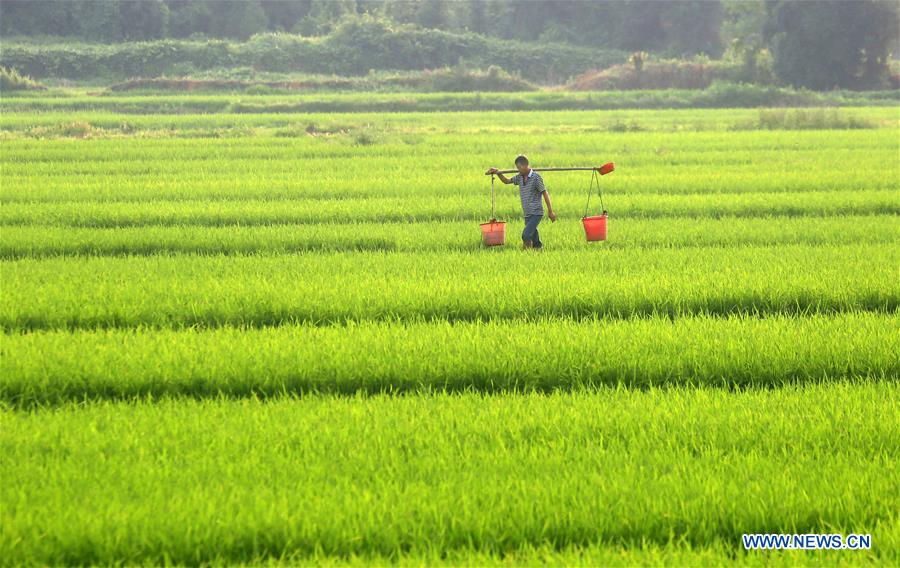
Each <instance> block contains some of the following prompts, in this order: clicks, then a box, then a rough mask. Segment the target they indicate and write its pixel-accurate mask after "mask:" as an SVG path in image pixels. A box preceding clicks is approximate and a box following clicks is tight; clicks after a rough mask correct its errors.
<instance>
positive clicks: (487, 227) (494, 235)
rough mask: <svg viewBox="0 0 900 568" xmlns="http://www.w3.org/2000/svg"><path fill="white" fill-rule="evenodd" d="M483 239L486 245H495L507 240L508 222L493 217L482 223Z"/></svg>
mask: <svg viewBox="0 0 900 568" xmlns="http://www.w3.org/2000/svg"><path fill="white" fill-rule="evenodd" d="M481 241H482V242H483V243H484V245H485V246H488V247H495V246H498V245H502V244H504V243H505V242H506V222H505V221H497V220H496V219H491V220H490V221H488V222H487V223H482V224H481Z"/></svg>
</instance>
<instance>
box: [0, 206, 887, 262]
mask: <svg viewBox="0 0 900 568" xmlns="http://www.w3.org/2000/svg"><path fill="white" fill-rule="evenodd" d="M523 227H524V223H523V221H522V220H521V219H518V218H516V219H514V220H512V221H510V222H509V223H508V224H507V245H508V247H509V248H518V247H519V246H520V233H521V231H522V229H523ZM0 228H2V232H3V239H2V241H0V258H3V259H16V258H28V257H34V258H39V257H46V256H73V255H98V256H118V255H151V254H158V253H189V254H234V253H241V254H249V253H271V254H277V253H295V252H339V251H348V252H349V251H472V252H474V251H480V250H482V249H483V248H484V247H483V245H482V243H481V230H480V228H479V226H478V223H476V222H472V221H437V222H428V223H385V222H383V221H381V222H368V223H356V222H351V221H349V220H348V221H347V222H345V223H324V222H323V223H315V224H313V223H307V224H290V225H288V224H283V225H253V226H246V225H234V226H205V225H202V224H195V225H161V226H160V225H150V226H140V227H118V228H92V227H70V226H53V225H37V226H36V225H6V226H2V227H0ZM540 233H541V235H542V239H543V240H544V242H545V246H546V250H547V251H549V250H554V251H560V250H570V251H575V250H587V249H590V248H598V247H603V248H608V249H628V248H636V247H643V248H681V247H747V246H771V245H784V244H808V245H840V244H847V243H859V244H877V243H884V244H888V243H897V242H898V240H900V222H898V217H897V216H896V215H872V216H865V215H846V214H845V215H841V216H836V217H783V218H779V217H759V218H753V217H749V218H745V217H725V218H719V219H710V218H692V217H665V218H657V219H643V218H627V217H626V218H621V219H620V218H618V217H616V216H613V217H611V218H610V224H609V233H608V234H609V238H610V239H611V240H608V241H607V242H605V243H588V242H586V241H585V237H584V232H583V230H582V226H581V224H580V223H579V222H578V221H575V220H573V219H566V218H565V217H564V216H563V217H561V218H560V220H559V221H557V223H555V224H553V223H550V222H549V221H546V220H545V222H544V223H543V224H542V225H541V226H540Z"/></svg>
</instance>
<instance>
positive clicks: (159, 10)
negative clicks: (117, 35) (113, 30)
mask: <svg viewBox="0 0 900 568" xmlns="http://www.w3.org/2000/svg"><path fill="white" fill-rule="evenodd" d="M119 20H120V25H121V28H122V37H123V38H124V39H126V40H131V41H139V40H148V39H159V38H164V37H167V36H168V32H169V7H168V6H166V4H165V2H163V1H162V0H140V1H135V0H127V1H123V2H121V3H120V4H119Z"/></svg>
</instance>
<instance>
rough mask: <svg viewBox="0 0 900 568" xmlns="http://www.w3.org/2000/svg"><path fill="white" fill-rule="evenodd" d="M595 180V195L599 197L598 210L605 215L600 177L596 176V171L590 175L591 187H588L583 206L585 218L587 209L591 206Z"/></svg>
mask: <svg viewBox="0 0 900 568" xmlns="http://www.w3.org/2000/svg"><path fill="white" fill-rule="evenodd" d="M595 179H596V180H597V194H598V195H599V196H600V209H601V210H602V211H603V212H604V213H606V208H605V207H604V206H603V192H602V191H601V190H600V176H599V175H598V174H597V170H594V171H593V173H592V174H591V185H590V186H589V187H588V198H587V205H585V206H584V216H585V217H587V214H588V209H589V208H590V206H591V194H592V193H593V192H594V180H595Z"/></svg>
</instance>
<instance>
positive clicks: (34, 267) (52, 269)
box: [0, 245, 900, 330]
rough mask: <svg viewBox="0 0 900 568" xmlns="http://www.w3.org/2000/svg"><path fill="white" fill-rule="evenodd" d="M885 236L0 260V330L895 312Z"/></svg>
mask: <svg viewBox="0 0 900 568" xmlns="http://www.w3.org/2000/svg"><path fill="white" fill-rule="evenodd" d="M898 263H900V257H898V250H897V247H895V246H893V245H847V246H839V247H838V246H836V247H828V248H825V247H811V246H808V245H785V246H775V247H768V248H753V247H744V248H729V247H725V248H704V249H672V250H667V249H625V250H612V249H599V250H598V249H588V250H582V251H558V252H556V253H552V252H545V253H535V252H533V251H522V250H508V251H507V252H505V251H496V250H490V249H488V250H485V251H483V252H481V253H475V254H472V253H465V252H464V253H457V252H434V253H429V252H415V253H410V254H406V253H382V252H377V251H376V252H372V253H367V254H363V255H360V254H355V253H333V254H309V255H304V254H299V255H292V256H284V255H277V256H263V255H253V256H208V257H186V256H180V255H179V256H170V257H166V256H152V257H124V258H116V257H83V258H53V259H40V260H33V259H23V260H16V261H3V263H2V270H3V281H4V282H3V286H4V290H3V295H2V297H0V325H2V327H3V329H5V330H19V329H52V328H84V327H86V328H93V327H133V326H138V325H149V326H161V327H169V326H175V327H184V326H195V325H199V326H212V327H216V326H221V325H249V326H264V325H281V324H286V323H301V322H302V323H311V324H327V323H330V322H346V321H358V320H372V319H377V320H415V319H428V320H430V319H437V320H450V321H477V320H486V319H495V318H496V319H510V318H520V317H542V316H548V317H549V316H557V317H573V318H583V317H593V316H601V317H613V318H618V317H633V316H639V315H652V314H669V315H672V316H679V315H691V314H697V313H709V314H718V315H728V314H735V313H748V314H758V315H763V314H807V313H833V312H844V311H854V310H871V311H879V312H893V311H895V310H897V309H898V306H900V303H898V292H900V290H898V286H897V279H896V266H897V265H898Z"/></svg>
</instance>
